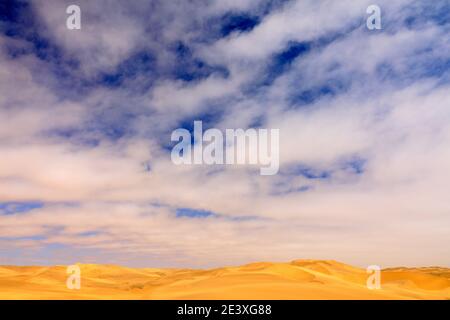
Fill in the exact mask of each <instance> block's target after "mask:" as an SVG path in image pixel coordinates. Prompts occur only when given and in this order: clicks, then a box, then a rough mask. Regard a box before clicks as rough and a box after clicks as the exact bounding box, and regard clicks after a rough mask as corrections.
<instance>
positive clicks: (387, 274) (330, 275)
mask: <svg viewBox="0 0 450 320" xmlns="http://www.w3.org/2000/svg"><path fill="white" fill-rule="evenodd" d="M79 266H80V270H81V288H80V289H79V290H70V289H67V287H66V280H67V277H68V275H67V274H66V267H65V266H54V267H17V266H0V299H450V269H448V268H439V267H428V268H391V269H385V270H383V271H382V272H381V286H382V287H381V289H380V290H369V289H368V288H367V287H366V279H367V276H368V275H367V273H366V271H365V270H364V269H360V268H355V267H352V266H349V265H345V264H342V263H339V262H336V261H328V260H326V261H325V260H296V261H292V262H290V263H269V262H262V263H252V264H248V265H244V266H240V267H225V268H217V269H210V270H192V269H149V268H144V269H133V268H125V267H119V266H112V265H92V264H80V265H79Z"/></svg>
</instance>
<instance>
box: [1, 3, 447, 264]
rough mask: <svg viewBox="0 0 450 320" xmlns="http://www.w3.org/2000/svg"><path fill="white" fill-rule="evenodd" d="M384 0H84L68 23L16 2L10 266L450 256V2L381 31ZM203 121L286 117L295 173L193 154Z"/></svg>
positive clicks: (7, 73)
mask: <svg viewBox="0 0 450 320" xmlns="http://www.w3.org/2000/svg"><path fill="white" fill-rule="evenodd" d="M372 2H373V1H365V0H361V1H357V2H355V1H350V0H346V1H325V0H324V1H313V0H304V1H300V0H299V1H294V0H291V1H288V0H241V1H234V0H225V1H223V0H222V1H215V0H214V1H200V0H196V1H176V2H175V1H132V2H130V3H128V2H123V1H104V0H95V1H77V4H78V5H79V6H80V8H81V12H82V28H81V30H68V29H67V28H66V18H67V14H66V13H65V10H66V7H67V6H68V5H69V4H72V2H71V1H44V0H36V1H31V2H28V1H2V2H1V4H0V97H1V98H0V120H1V122H2V127H1V128H0V264H8V263H14V264H30V263H33V264H54V263H73V262H76V261H80V262H95V263H102V262H103V263H119V264H125V265H131V266H213V265H230V264H234V263H245V262H249V261H260V260H291V259H296V258H324V259H336V260H341V261H343V262H348V263H353V264H358V265H362V266H365V265H370V264H377V265H382V266H390V265H438V264H440V265H450V260H449V257H450V251H449V249H448V248H445V247H443V246H442V243H448V242H449V240H450V239H449V234H450V232H449V231H450V230H449V229H450V216H449V214H450V212H449V210H450V205H449V202H448V196H447V190H448V185H449V182H448V181H450V175H449V172H450V167H449V164H450V153H449V150H450V129H449V128H450V112H449V105H450V90H449V85H450V79H449V69H450V54H449V52H450V40H449V37H448V34H449V31H450V30H449V29H450V5H449V3H448V1H445V0H437V1H425V0H420V1H414V0H394V1H384V0H383V1H378V2H377V4H378V5H379V6H380V8H381V12H382V30H374V31H370V30H368V29H367V28H366V19H367V17H368V15H367V14H366V8H367V7H368V6H369V5H370V4H373V3H372ZM194 120H202V121H203V122H204V127H205V128H212V127H215V128H219V129H222V130H224V129H227V128H251V127H259V128H275V129H279V130H280V172H279V174H278V175H275V176H273V177H261V176H260V175H259V174H258V171H257V170H254V168H252V167H247V166H244V167H235V166H219V167H214V166H213V167H211V166H181V167H180V166H175V165H174V164H173V163H172V162H171V161H170V149H171V146H172V145H173V144H172V143H171V141H170V134H171V132H172V131H173V130H174V129H176V128H179V127H184V128H186V129H188V130H192V126H193V121H194ZM60 248H63V249H64V250H60ZM71 252H72V253H73V254H72V255H71V254H70V253H71ZM50 253H51V254H50ZM50 256H51V257H50Z"/></svg>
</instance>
